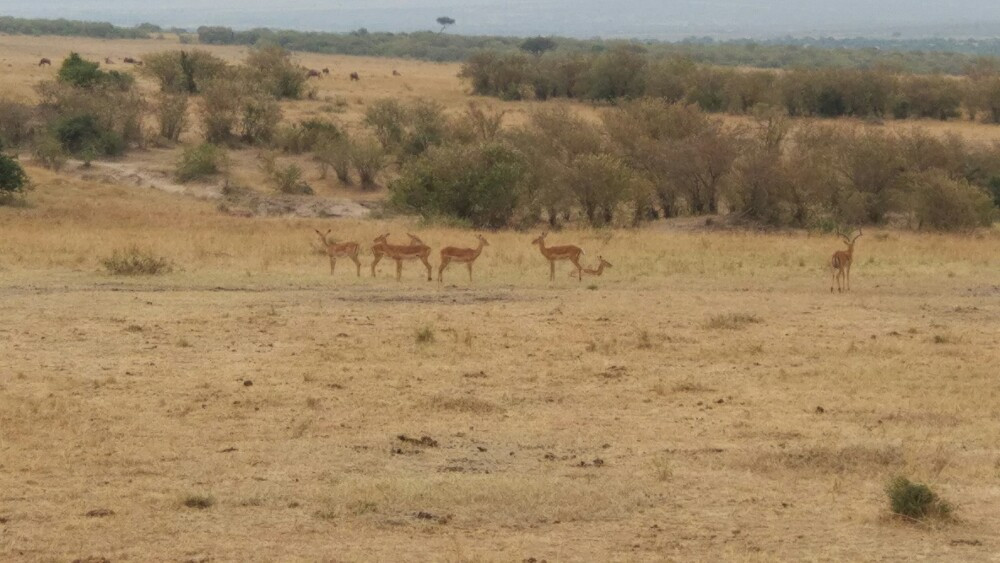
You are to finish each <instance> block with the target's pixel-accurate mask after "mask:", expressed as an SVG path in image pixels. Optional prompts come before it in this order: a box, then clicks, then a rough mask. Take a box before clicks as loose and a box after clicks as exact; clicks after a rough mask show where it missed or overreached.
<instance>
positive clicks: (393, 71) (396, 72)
mask: <svg viewBox="0 0 1000 563" xmlns="http://www.w3.org/2000/svg"><path fill="white" fill-rule="evenodd" d="M392 75H393V76H403V75H402V74H399V71H398V70H396V69H392Z"/></svg>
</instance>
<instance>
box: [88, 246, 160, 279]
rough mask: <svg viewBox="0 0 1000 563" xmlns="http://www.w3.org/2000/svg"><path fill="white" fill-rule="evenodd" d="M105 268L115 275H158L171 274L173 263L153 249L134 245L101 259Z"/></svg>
mask: <svg viewBox="0 0 1000 563" xmlns="http://www.w3.org/2000/svg"><path fill="white" fill-rule="evenodd" d="M101 264H102V265H103V266H104V269H105V270H107V272H108V273H109V274H111V275H115V276H156V275H160V274H169V273H170V272H172V271H173V269H174V266H173V264H172V263H171V262H170V261H169V260H167V259H166V258H162V257H159V256H156V255H155V254H153V253H152V252H151V251H148V250H143V249H140V248H139V247H136V246H132V247H129V248H126V249H124V250H115V251H114V253H113V254H112V255H111V256H110V257H108V258H105V259H104V260H101Z"/></svg>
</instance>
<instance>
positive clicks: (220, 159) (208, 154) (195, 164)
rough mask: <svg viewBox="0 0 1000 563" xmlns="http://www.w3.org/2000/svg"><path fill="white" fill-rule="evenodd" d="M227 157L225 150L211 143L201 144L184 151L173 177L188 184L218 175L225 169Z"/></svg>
mask: <svg viewBox="0 0 1000 563" xmlns="http://www.w3.org/2000/svg"><path fill="white" fill-rule="evenodd" d="M227 165H228V157H227V156H226V151H225V149H223V148H221V147H219V146H217V145H213V144H211V143H202V144H200V145H197V146H191V147H187V148H185V149H184V152H182V153H181V157H180V159H179V160H178V161H177V170H176V172H175V173H174V176H175V177H176V178H177V181H178V182H190V181H191V180H195V179H198V178H205V177H207V176H211V175H213V174H218V173H219V172H222V171H224V170H225V169H226V167H227Z"/></svg>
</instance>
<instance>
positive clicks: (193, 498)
mask: <svg viewBox="0 0 1000 563" xmlns="http://www.w3.org/2000/svg"><path fill="white" fill-rule="evenodd" d="M183 504H184V506H186V507H188V508H197V509H198V510H205V509H206V508H212V507H213V506H215V498H214V497H212V496H211V495H189V496H187V497H185V498H184V501H183Z"/></svg>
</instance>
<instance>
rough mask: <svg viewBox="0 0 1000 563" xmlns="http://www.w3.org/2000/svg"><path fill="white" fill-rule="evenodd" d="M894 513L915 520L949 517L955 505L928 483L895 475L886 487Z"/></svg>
mask: <svg viewBox="0 0 1000 563" xmlns="http://www.w3.org/2000/svg"><path fill="white" fill-rule="evenodd" d="M885 492H886V494H887V495H888V496H889V506H890V509H891V510H892V512H893V514H897V515H899V516H904V517H906V518H910V519H913V520H925V519H929V518H942V519H944V518H948V517H950V516H951V513H952V511H953V507H952V506H951V504H950V503H948V502H946V501H944V500H942V499H941V497H939V496H938V495H937V494H935V493H934V491H932V490H931V489H930V487H928V486H927V485H923V484H920V483H914V482H912V481H910V480H909V479H907V478H906V477H894V478H893V479H892V480H891V481H889V484H888V485H887V486H886V488H885Z"/></svg>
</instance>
